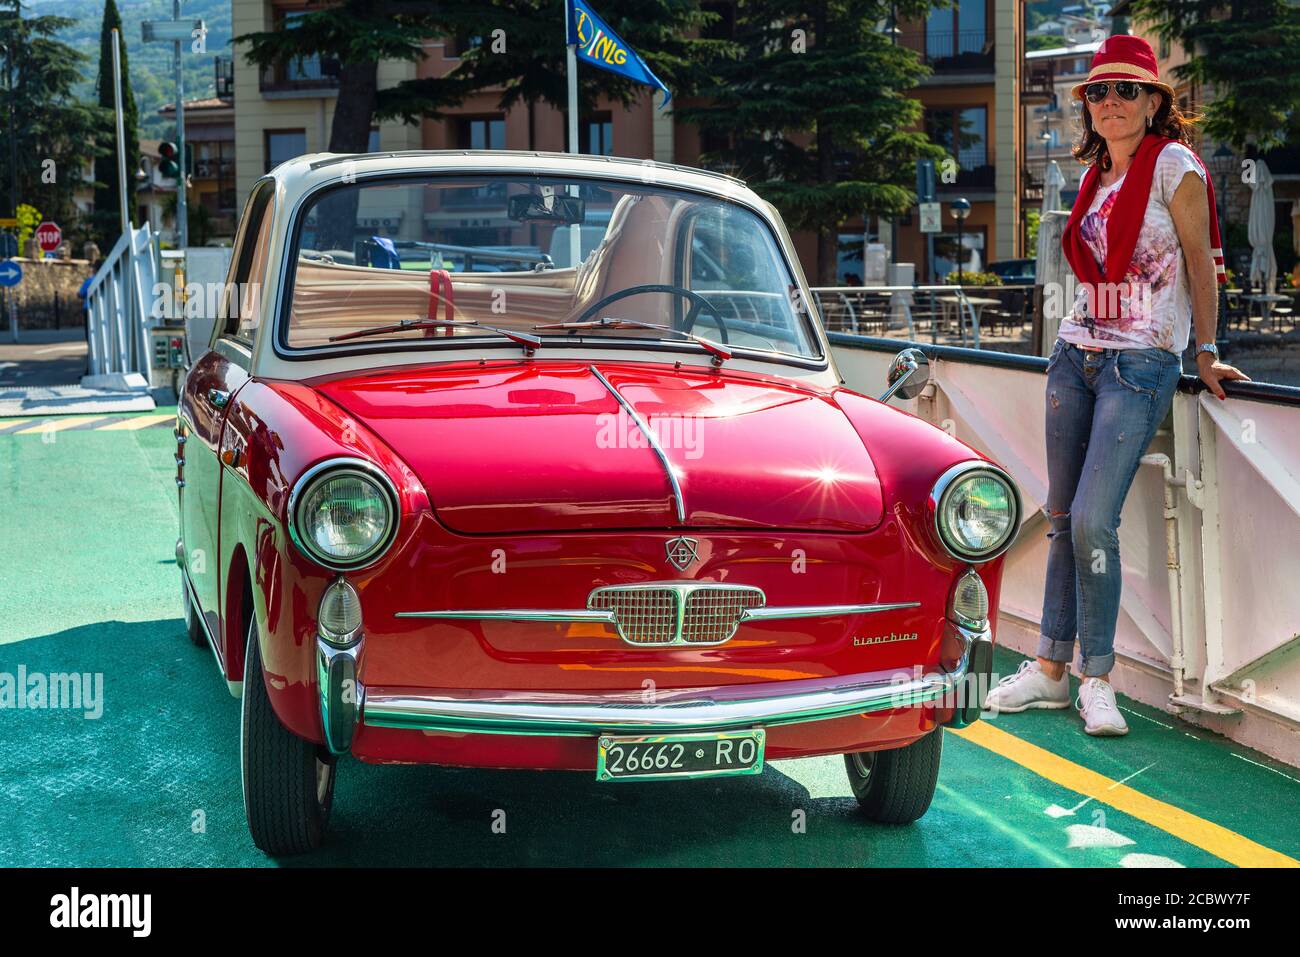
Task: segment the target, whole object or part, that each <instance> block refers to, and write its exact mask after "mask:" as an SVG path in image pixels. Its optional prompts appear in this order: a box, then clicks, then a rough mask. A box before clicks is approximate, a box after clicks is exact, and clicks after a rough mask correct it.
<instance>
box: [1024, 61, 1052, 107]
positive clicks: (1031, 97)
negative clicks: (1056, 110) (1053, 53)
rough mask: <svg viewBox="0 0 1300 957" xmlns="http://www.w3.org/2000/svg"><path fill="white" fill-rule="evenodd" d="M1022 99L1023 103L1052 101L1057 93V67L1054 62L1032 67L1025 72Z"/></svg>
mask: <svg viewBox="0 0 1300 957" xmlns="http://www.w3.org/2000/svg"><path fill="white" fill-rule="evenodd" d="M1023 78H1024V79H1023V82H1022V83H1021V86H1020V99H1021V102H1023V103H1050V102H1051V101H1052V99H1053V98H1054V97H1055V95H1056V69H1055V67H1054V66H1053V65H1052V64H1050V63H1049V64H1047V65H1046V66H1039V67H1030V68H1028V69H1026V70H1025V72H1024V74H1023Z"/></svg>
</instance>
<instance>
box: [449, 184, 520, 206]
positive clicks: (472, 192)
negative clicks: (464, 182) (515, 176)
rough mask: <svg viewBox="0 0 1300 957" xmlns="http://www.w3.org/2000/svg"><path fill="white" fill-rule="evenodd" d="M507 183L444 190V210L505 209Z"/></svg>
mask: <svg viewBox="0 0 1300 957" xmlns="http://www.w3.org/2000/svg"><path fill="white" fill-rule="evenodd" d="M505 205H506V186H505V183H493V184H492V185H490V186H474V187H466V188H464V189H444V190H442V207H443V208H444V209H502V210H503V209H505Z"/></svg>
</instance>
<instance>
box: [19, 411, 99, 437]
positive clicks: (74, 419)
mask: <svg viewBox="0 0 1300 957" xmlns="http://www.w3.org/2000/svg"><path fill="white" fill-rule="evenodd" d="M102 418H105V416H102V415H76V416H69V417H68V418H66V419H47V420H45V421H44V422H42V423H41V424H40V425H29V426H28V427H27V428H25V429H19V430H18V431H17V432H12V433H10V434H11V435H38V434H42V433H45V432H62V431H63V430H64V429H70V428H72V427H73V426H77V425H85V424H86V423H87V422H94V421H96V420H98V419H102Z"/></svg>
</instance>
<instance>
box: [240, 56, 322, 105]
mask: <svg viewBox="0 0 1300 957" xmlns="http://www.w3.org/2000/svg"><path fill="white" fill-rule="evenodd" d="M338 85H339V61H338V60H333V59H321V58H320V57H316V56H312V57H304V58H300V59H297V60H291V61H290V62H288V63H286V64H282V65H279V66H275V67H272V68H271V69H269V70H263V71H262V73H261V74H260V76H259V77H258V89H259V90H260V91H261V92H262V93H270V94H273V95H274V94H280V95H281V96H284V95H289V96H292V95H294V94H303V95H309V94H316V95H319V94H321V93H324V92H329V91H332V90H336V89H338Z"/></svg>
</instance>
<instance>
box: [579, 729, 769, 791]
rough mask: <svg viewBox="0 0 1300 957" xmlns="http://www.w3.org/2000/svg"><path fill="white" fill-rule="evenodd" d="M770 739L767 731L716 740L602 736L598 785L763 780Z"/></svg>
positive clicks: (725, 734) (722, 735) (693, 736)
mask: <svg viewBox="0 0 1300 957" xmlns="http://www.w3.org/2000/svg"><path fill="white" fill-rule="evenodd" d="M765 739H766V734H765V733H764V732H763V730H762V729H761V728H753V729H749V730H746V731H718V732H714V733H713V734H653V735H643V736H640V737H611V736H608V735H602V736H601V738H600V741H599V742H598V743H597V749H596V780H598V781H646V780H652V779H658V778H712V777H721V776H722V775H726V774H761V773H762V771H763V744H764V741H765Z"/></svg>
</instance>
